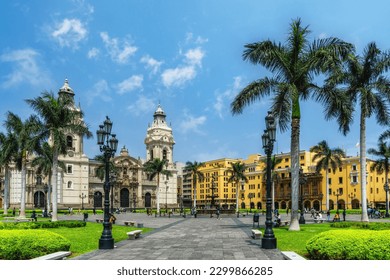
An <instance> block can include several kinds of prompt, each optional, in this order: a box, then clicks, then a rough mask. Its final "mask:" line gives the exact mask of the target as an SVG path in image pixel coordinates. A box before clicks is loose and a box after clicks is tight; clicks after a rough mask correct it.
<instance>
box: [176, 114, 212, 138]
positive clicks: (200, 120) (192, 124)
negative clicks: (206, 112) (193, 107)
mask: <svg viewBox="0 0 390 280" xmlns="http://www.w3.org/2000/svg"><path fill="white" fill-rule="evenodd" d="M206 120H207V117H206V116H199V117H193V116H191V115H189V114H187V113H185V116H184V119H183V120H182V121H181V122H180V124H179V127H180V130H179V131H180V132H182V133H187V132H190V131H193V132H196V133H200V134H202V132H201V131H200V130H199V127H200V126H201V125H203V124H204V123H205V122H206Z"/></svg>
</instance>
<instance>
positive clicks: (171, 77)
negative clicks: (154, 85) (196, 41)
mask: <svg viewBox="0 0 390 280" xmlns="http://www.w3.org/2000/svg"><path fill="white" fill-rule="evenodd" d="M195 76H196V70H195V67H194V66H185V67H177V68H173V69H167V70H165V71H164V72H163V73H162V74H161V77H162V80H163V84H164V86H166V87H171V86H178V87H180V86H182V85H184V84H185V83H186V82H188V81H190V80H192V79H194V78H195Z"/></svg>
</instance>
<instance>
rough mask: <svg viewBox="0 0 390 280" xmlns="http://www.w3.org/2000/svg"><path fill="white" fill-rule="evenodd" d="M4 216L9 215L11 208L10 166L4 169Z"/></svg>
mask: <svg viewBox="0 0 390 280" xmlns="http://www.w3.org/2000/svg"><path fill="white" fill-rule="evenodd" d="M3 201H4V205H3V206H4V215H7V214H8V208H9V168H8V164H5V167H4V200H3Z"/></svg>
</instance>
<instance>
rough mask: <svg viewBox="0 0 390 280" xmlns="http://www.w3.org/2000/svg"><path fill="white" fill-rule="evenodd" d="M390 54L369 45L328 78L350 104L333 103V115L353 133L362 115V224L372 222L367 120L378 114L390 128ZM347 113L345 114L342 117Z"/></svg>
mask: <svg viewBox="0 0 390 280" xmlns="http://www.w3.org/2000/svg"><path fill="white" fill-rule="evenodd" d="M389 66H390V53H389V52H382V51H381V50H380V49H378V48H377V46H376V44H375V43H373V42H372V43H369V44H368V45H367V47H366V48H365V49H364V51H363V54H362V56H359V55H356V54H355V53H351V54H350V56H349V57H348V60H347V63H346V66H345V67H344V68H343V69H342V71H338V72H335V73H334V74H333V75H331V76H330V78H329V79H328V81H327V82H326V83H327V87H329V88H330V89H331V90H334V91H335V92H341V93H342V94H343V96H344V97H343V99H344V100H347V101H348V103H347V104H346V106H345V107H347V108H349V110H342V109H340V104H339V103H336V104H332V107H331V110H329V112H331V111H332V110H333V109H335V110H336V112H338V113H333V115H334V116H336V117H337V118H338V121H339V124H340V127H342V129H343V131H344V132H345V133H347V132H349V129H350V124H351V123H352V121H353V113H354V112H355V111H358V110H357V109H359V111H358V112H359V113H360V182H361V194H362V197H361V203H362V216H361V221H362V222H368V221H369V219H368V214H367V188H366V184H367V178H366V119H368V118H370V117H372V116H373V115H375V117H376V120H377V123H378V124H380V125H388V124H389V121H390V114H389V104H390V103H389V102H390V87H389V84H390V80H389V79H388V78H387V77H385V76H384V75H383V74H384V73H385V72H387V71H388V70H389ZM342 112H344V113H343V114H340V113H342Z"/></svg>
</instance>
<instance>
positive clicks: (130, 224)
mask: <svg viewBox="0 0 390 280" xmlns="http://www.w3.org/2000/svg"><path fill="white" fill-rule="evenodd" d="M123 223H124V224H125V226H132V227H133V226H134V225H135V222H134V221H124V222H123Z"/></svg>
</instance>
